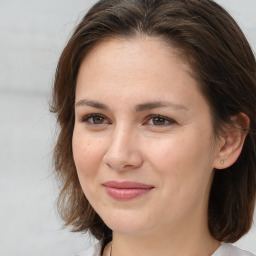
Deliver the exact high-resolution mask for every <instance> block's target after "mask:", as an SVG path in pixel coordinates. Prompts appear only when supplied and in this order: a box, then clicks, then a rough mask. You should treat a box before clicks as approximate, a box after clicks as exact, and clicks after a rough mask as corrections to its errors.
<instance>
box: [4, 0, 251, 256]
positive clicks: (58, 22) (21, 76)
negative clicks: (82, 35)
mask: <svg viewBox="0 0 256 256" xmlns="http://www.w3.org/2000/svg"><path fill="white" fill-rule="evenodd" d="M94 2H95V1H85V0H83V1H82V0H72V1H71V0H54V1H53V0H44V1H39V0H0V163H1V165H0V166H1V167H0V256H17V255H19V256H25V255H26V256H29V255H37V256H53V255H54V256H68V255H69V256H70V255H72V254H74V253H75V252H79V251H81V250H84V249H86V248H87V247H88V246H89V245H90V244H91V243H93V242H94V240H93V239H89V238H88V236H82V235H80V234H73V233H70V232H69V230H64V229H62V228H61V221H60V220H59V219H58V217H57V214H56V209H55V205H54V204H55V200H56V196H57V188H56V184H55V181H54V177H53V175H52V164H51V154H52V149H53V145H54V140H55V137H56V136H55V134H56V133H55V121H54V118H53V116H52V115H51V114H50V113H49V111H48V109H49V100H50V92H51V87H52V82H53V76H54V69H55V66H56V63H57V59H58V57H59V55H60V52H61V50H62V48H63V46H64V45H65V43H66V42H67V38H68V37H69V35H70V33H71V31H72V29H73V27H74V25H75V24H77V22H78V20H79V19H80V18H81V17H82V16H83V14H84V13H85V11H86V10H87V9H88V7H89V6H91V5H92V3H94ZM218 2H219V3H221V4H222V5H223V6H225V7H226V8H227V9H228V10H229V11H230V12H231V14H232V15H233V16H234V17H235V19H236V20H237V21H238V23H239V24H240V26H241V27H242V29H243V30H244V32H245V34H246V36H247V38H248V40H249V41H250V42H251V44H252V46H253V48H254V50H256V16H255V11H256V0H243V1H242V0H232V1H231V0H219V1H218ZM254 219H256V217H255V218H254ZM255 242H256V228H255V226H254V227H253V228H252V230H251V231H250V233H249V234H248V235H246V236H245V237H244V238H243V239H241V240H240V241H239V242H238V245H239V246H240V247H241V248H245V249H248V250H251V251H252V252H254V253H256V243H255Z"/></svg>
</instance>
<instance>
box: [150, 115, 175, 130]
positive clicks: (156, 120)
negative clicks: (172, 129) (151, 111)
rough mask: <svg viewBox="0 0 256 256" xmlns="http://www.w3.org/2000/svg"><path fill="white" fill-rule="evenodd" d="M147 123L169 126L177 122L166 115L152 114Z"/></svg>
mask: <svg viewBox="0 0 256 256" xmlns="http://www.w3.org/2000/svg"><path fill="white" fill-rule="evenodd" d="M147 123H148V124H149V125H151V126H159V127H161V126H168V125H172V124H174V123H175V121H174V120H172V119H170V118H168V117H164V116H159V115H152V116H150V117H149V119H148V121H147Z"/></svg>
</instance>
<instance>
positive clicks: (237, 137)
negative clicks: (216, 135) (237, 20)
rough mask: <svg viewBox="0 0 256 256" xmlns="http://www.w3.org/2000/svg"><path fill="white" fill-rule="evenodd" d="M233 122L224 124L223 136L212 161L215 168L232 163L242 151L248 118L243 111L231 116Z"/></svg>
mask: <svg viewBox="0 0 256 256" xmlns="http://www.w3.org/2000/svg"><path fill="white" fill-rule="evenodd" d="M231 120H232V122H233V124H230V125H229V124H228V125H227V126H226V129H225V130H226V132H225V136H224V137H223V138H222V140H221V141H222V143H221V144H220V147H219V149H218V153H217V156H216V158H215V161H214V168H215V169H225V168H228V167H230V166H231V165H233V164H234V163H235V162H236V160H237V159H238V157H239V155H240V154H241V152H242V149H243V145H244V141H245V138H246V135H247V133H248V129H249V126H250V119H249V117H248V116H247V115H246V114H244V113H239V114H237V115H234V116H232V117H231ZM223 140H224V141H223Z"/></svg>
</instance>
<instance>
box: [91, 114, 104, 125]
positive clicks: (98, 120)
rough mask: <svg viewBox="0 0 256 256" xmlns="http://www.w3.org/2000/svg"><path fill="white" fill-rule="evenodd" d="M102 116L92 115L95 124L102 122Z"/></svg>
mask: <svg viewBox="0 0 256 256" xmlns="http://www.w3.org/2000/svg"><path fill="white" fill-rule="evenodd" d="M102 121H103V118H102V117H101V116H94V117H93V122H94V123H95V124H102Z"/></svg>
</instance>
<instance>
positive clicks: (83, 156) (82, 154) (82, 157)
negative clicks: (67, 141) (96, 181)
mask: <svg viewBox="0 0 256 256" xmlns="http://www.w3.org/2000/svg"><path fill="white" fill-rule="evenodd" d="M100 145H101V143H100V142H99V141H95V140H94V139H93V138H91V137H90V136H86V135H85V134H84V132H81V131H77V130H76V129H74V133H73V139H72V148H73V157H74V161H75V165H76V169H77V172H78V175H79V176H81V175H83V176H90V175H94V173H95V166H96V165H97V164H99V163H100V158H101V154H102V153H101V151H102V149H101V147H100Z"/></svg>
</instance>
